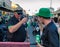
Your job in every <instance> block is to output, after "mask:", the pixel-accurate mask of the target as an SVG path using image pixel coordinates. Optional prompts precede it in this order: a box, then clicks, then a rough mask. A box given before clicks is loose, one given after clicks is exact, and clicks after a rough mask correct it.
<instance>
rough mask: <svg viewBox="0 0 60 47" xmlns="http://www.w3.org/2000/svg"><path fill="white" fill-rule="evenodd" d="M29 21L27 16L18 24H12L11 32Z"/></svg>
mask: <svg viewBox="0 0 60 47" xmlns="http://www.w3.org/2000/svg"><path fill="white" fill-rule="evenodd" d="M26 21H27V18H23V19H22V20H21V21H20V22H19V23H17V24H16V25H13V26H11V27H10V28H8V29H9V32H10V33H13V32H15V31H16V30H18V28H19V27H20V26H21V25H22V24H23V23H25V22H26Z"/></svg>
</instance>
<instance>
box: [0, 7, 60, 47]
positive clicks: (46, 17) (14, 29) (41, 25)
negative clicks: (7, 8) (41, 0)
mask: <svg viewBox="0 0 60 47" xmlns="http://www.w3.org/2000/svg"><path fill="white" fill-rule="evenodd" d="M19 11H20V10H15V11H14V15H13V17H11V18H10V19H9V20H8V21H7V23H4V24H6V28H4V29H6V32H5V36H4V35H3V34H4V33H3V32H2V31H3V30H1V29H0V41H2V42H3V41H7V42H24V41H25V40H26V39H29V35H28V33H27V27H28V26H30V25H29V24H30V23H31V26H32V27H33V29H34V31H33V35H34V36H38V35H39V36H38V37H37V38H39V39H40V40H39V42H38V39H37V40H36V43H37V45H36V46H37V47H59V39H60V38H59V33H60V17H58V18H56V17H55V18H51V16H53V14H52V13H51V12H50V9H49V8H41V9H40V10H39V12H38V13H37V14H35V16H34V17H33V18H31V19H29V18H28V16H23V14H22V13H21V12H19ZM1 18H2V17H0V25H1V24H2V23H3V22H2V21H4V20H1ZM27 21H28V22H27ZM29 21H30V22H29ZM28 41H29V40H28Z"/></svg>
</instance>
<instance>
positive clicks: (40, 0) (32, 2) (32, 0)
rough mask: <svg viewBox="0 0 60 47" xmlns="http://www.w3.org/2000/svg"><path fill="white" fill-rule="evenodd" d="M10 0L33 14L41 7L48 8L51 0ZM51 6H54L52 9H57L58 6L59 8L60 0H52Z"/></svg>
mask: <svg viewBox="0 0 60 47" xmlns="http://www.w3.org/2000/svg"><path fill="white" fill-rule="evenodd" d="M11 1H12V2H14V3H16V4H19V5H20V6H21V7H22V8H23V9H25V10H26V12H28V13H29V14H35V13H36V12H38V10H39V9H40V8H42V7H48V8H49V7H50V2H51V0H11ZM51 6H52V7H53V8H54V10H57V9H58V8H60V0H52V5H51ZM29 10H30V11H29ZM36 10H37V11H36Z"/></svg>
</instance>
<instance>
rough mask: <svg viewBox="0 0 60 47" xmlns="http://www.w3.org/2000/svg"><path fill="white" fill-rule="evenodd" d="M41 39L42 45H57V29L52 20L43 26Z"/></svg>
mask: <svg viewBox="0 0 60 47" xmlns="http://www.w3.org/2000/svg"><path fill="white" fill-rule="evenodd" d="M41 39H42V41H43V44H42V45H43V46H44V47H59V35H58V30H57V27H56V25H55V24H54V23H53V22H50V23H49V24H48V25H47V26H45V27H44V29H43V34H42V37H41Z"/></svg>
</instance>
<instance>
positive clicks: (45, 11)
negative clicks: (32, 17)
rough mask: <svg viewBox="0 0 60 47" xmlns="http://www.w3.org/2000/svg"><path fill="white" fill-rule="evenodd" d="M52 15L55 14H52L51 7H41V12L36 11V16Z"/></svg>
mask: <svg viewBox="0 0 60 47" xmlns="http://www.w3.org/2000/svg"><path fill="white" fill-rule="evenodd" d="M52 15H53V14H51V12H50V9H49V8H41V9H40V10H39V12H38V13H36V16H39V17H46V18H48V17H51V16H52Z"/></svg>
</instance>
